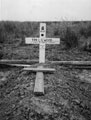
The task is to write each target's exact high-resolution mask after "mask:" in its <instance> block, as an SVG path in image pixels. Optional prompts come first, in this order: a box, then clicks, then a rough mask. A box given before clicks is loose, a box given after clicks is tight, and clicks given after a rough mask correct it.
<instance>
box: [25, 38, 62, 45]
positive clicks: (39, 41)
mask: <svg viewBox="0 0 91 120" xmlns="http://www.w3.org/2000/svg"><path fill="white" fill-rule="evenodd" d="M25 41H26V44H60V39H59V38H26V39H25Z"/></svg>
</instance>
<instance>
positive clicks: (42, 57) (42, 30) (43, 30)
mask: <svg viewBox="0 0 91 120" xmlns="http://www.w3.org/2000/svg"><path fill="white" fill-rule="evenodd" d="M25 42H26V44H39V63H45V46H46V44H60V39H59V38H46V24H45V23H40V37H39V38H37V37H34V38H32V37H31V38H26V39H25Z"/></svg>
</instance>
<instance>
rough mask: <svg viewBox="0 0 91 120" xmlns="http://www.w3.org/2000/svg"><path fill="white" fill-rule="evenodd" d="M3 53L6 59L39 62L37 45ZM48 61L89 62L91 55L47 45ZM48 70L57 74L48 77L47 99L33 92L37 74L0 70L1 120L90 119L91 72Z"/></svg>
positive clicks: (16, 69)
mask: <svg viewBox="0 0 91 120" xmlns="http://www.w3.org/2000/svg"><path fill="white" fill-rule="evenodd" d="M6 49H7V50H6ZM11 49H12V50H11ZM56 49H57V50H56ZM4 50H5V52H4V57H3V58H4V59H34V58H36V59H38V47H37V46H35V48H34V46H27V47H25V46H23V47H19V48H15V47H14V48H11V47H7V48H4ZM31 53H33V54H31ZM46 59H48V60H68V61H69V60H85V61H86V60H91V56H90V53H88V52H81V51H78V50H76V49H73V50H72V49H71V50H69V51H67V50H62V51H60V47H58V46H57V47H54V46H52V47H51V49H50V48H49V46H48V47H47V49H46ZM49 67H52V68H55V69H56V72H55V73H54V74H45V77H44V84H45V95H44V96H35V95H34V93H33V89H34V81H35V73H32V72H29V71H24V70H22V68H17V67H11V68H9V67H7V68H0V120H91V70H85V69H80V70H79V69H74V68H69V67H65V66H59V65H54V66H53V65H52V66H49Z"/></svg>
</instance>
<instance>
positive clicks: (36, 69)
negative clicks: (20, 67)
mask: <svg viewBox="0 0 91 120" xmlns="http://www.w3.org/2000/svg"><path fill="white" fill-rule="evenodd" d="M24 70H29V71H34V72H55V69H54V68H39V67H37V68H31V67H25V68H24Z"/></svg>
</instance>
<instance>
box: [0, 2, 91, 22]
mask: <svg viewBox="0 0 91 120" xmlns="http://www.w3.org/2000/svg"><path fill="white" fill-rule="evenodd" d="M0 20H14V21H16V20H17V21H60V20H91V0H0Z"/></svg>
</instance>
